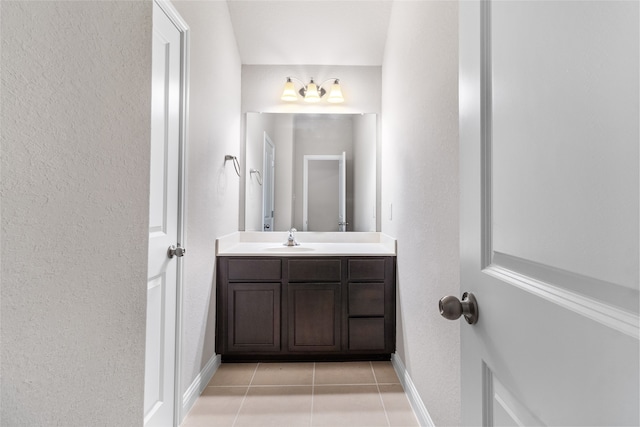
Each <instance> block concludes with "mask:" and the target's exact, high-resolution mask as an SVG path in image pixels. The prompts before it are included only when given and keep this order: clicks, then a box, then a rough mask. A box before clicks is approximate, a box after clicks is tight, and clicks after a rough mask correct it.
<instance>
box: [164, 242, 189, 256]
mask: <svg viewBox="0 0 640 427" xmlns="http://www.w3.org/2000/svg"><path fill="white" fill-rule="evenodd" d="M186 253H187V248H183V247H182V246H180V244H179V243H178V246H174V245H171V246H169V249H167V256H168V257H169V258H173V257H174V256H176V257H178V258H181V257H183V256H184V254H186Z"/></svg>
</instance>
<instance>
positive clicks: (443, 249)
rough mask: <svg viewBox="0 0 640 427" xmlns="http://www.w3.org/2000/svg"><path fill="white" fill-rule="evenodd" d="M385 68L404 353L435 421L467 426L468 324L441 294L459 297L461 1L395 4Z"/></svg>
mask: <svg viewBox="0 0 640 427" xmlns="http://www.w3.org/2000/svg"><path fill="white" fill-rule="evenodd" d="M382 70H383V71H382V144H383V147H382V231H383V232H384V233H387V234H389V235H391V236H394V237H396V238H397V239H398V296H399V300H398V317H397V321H398V329H397V333H398V338H397V351H398V355H399V356H400V357H401V359H402V360H403V362H404V364H405V366H406V367H407V370H408V371H409V374H410V375H411V378H412V380H413V382H414V383H415V385H416V387H417V389H418V392H419V393H420V396H421V398H422V400H423V402H424V404H425V405H426V407H427V409H428V411H429V413H430V414H431V417H432V418H433V421H434V422H435V423H436V425H459V424H460V356H459V335H460V334H459V331H460V329H459V328H460V322H451V321H446V320H444V319H443V318H442V317H441V316H440V314H439V310H438V300H439V299H440V298H441V297H443V296H444V295H449V294H450V295H456V296H459V295H460V290H459V253H458V235H459V232H458V216H459V212H458V209H459V208H458V197H459V188H458V187H459V185H458V5H457V2H452V1H420V2H395V3H394V5H393V12H392V15H391V22H390V25H389V32H388V39H387V45H386V50H385V58H384V63H383V67H382ZM391 204H392V205H393V211H392V219H391V220H390V219H389V206H390V205H391Z"/></svg>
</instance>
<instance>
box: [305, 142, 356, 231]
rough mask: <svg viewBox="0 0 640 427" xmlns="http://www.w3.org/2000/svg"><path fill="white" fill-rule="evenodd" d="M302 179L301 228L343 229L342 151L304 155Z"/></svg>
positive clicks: (344, 211) (343, 168)
mask: <svg viewBox="0 0 640 427" xmlns="http://www.w3.org/2000/svg"><path fill="white" fill-rule="evenodd" d="M303 181H304V182H303V203H302V208H303V211H302V221H303V230H304V231H310V230H313V231H347V222H346V217H347V215H346V153H345V152H343V153H342V154H340V155H305V156H304V169H303Z"/></svg>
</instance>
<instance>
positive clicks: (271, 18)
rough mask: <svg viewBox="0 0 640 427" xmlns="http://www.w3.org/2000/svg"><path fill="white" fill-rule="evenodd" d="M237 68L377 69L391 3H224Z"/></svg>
mask: <svg viewBox="0 0 640 427" xmlns="http://www.w3.org/2000/svg"><path fill="white" fill-rule="evenodd" d="M227 3H228V5H229V12H230V14H231V22H232V24H233V28H234V31H235V35H236V40H237V42H238V49H239V50H240V57H241V60H242V63H243V64H248V65H300V64H318V65H367V66H380V65H382V56H383V54H384V45H385V41H386V38H387V28H388V26H389V16H390V14H391V5H392V0H378V1H370V0H351V1H344V0H284V1H282V0H281V1H271V0H228V1H227Z"/></svg>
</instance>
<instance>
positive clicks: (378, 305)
mask: <svg viewBox="0 0 640 427" xmlns="http://www.w3.org/2000/svg"><path fill="white" fill-rule="evenodd" d="M349 316H384V283H349Z"/></svg>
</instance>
